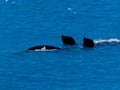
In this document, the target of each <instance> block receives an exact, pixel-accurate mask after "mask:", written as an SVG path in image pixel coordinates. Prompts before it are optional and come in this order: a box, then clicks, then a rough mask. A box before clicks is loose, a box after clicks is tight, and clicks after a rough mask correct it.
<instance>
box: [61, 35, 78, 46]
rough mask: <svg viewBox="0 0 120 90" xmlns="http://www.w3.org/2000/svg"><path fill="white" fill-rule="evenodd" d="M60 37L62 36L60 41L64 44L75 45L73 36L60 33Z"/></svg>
mask: <svg viewBox="0 0 120 90" xmlns="http://www.w3.org/2000/svg"><path fill="white" fill-rule="evenodd" d="M61 38H62V43H63V44H64V45H75V44H76V42H75V40H74V38H73V37H70V36H64V35H62V36H61Z"/></svg>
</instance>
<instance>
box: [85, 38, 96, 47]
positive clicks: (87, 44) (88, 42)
mask: <svg viewBox="0 0 120 90" xmlns="http://www.w3.org/2000/svg"><path fill="white" fill-rule="evenodd" d="M83 46H84V47H88V48H92V47H94V46H95V45H94V42H93V40H92V39H89V38H86V37H84V38H83Z"/></svg>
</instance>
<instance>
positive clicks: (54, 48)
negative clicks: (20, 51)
mask: <svg viewBox="0 0 120 90" xmlns="http://www.w3.org/2000/svg"><path fill="white" fill-rule="evenodd" d="M46 50H61V48H59V47H55V46H49V45H40V46H34V47H31V48H29V49H28V50H27V51H46Z"/></svg>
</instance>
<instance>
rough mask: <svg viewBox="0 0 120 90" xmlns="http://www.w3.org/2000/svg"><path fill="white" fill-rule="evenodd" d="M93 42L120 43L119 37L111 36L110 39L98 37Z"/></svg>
mask: <svg viewBox="0 0 120 90" xmlns="http://www.w3.org/2000/svg"><path fill="white" fill-rule="evenodd" d="M94 43H95V44H103V43H110V44H112V43H120V39H117V38H111V39H99V40H94Z"/></svg>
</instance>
